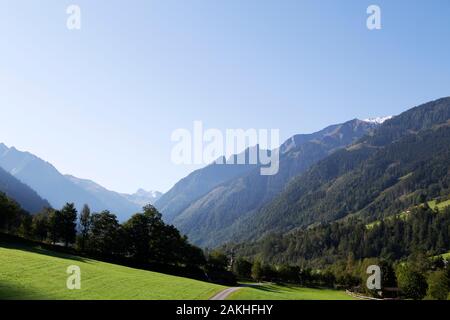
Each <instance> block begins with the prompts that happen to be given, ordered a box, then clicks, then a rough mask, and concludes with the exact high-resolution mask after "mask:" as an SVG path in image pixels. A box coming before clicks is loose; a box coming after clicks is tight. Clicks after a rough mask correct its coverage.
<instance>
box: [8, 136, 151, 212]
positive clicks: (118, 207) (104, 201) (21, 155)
mask: <svg viewBox="0 0 450 320" xmlns="http://www.w3.org/2000/svg"><path fill="white" fill-rule="evenodd" d="M0 168H3V169H4V170H5V171H7V172H8V173H10V174H11V175H13V176H14V177H15V178H17V179H18V180H20V181H21V182H23V183H25V184H27V185H28V186H30V187H31V188H32V189H33V190H35V191H36V192H37V194H39V196H41V197H43V198H45V199H47V200H48V202H49V203H50V205H51V206H53V207H54V208H61V207H62V206H63V205H64V204H65V203H67V202H73V203H75V205H76V207H77V208H78V209H81V207H82V206H83V205H84V204H88V205H89V206H90V207H91V209H92V210H93V211H102V210H110V211H112V212H114V213H115V214H117V216H118V218H119V220H120V221H124V220H126V219H127V218H129V217H130V216H131V215H132V214H134V213H136V212H137V211H139V210H140V209H141V207H142V206H141V205H140V204H139V202H142V201H143V200H144V199H145V197H146V196H149V195H145V194H143V193H142V192H141V193H140V194H139V195H123V194H120V193H118V192H114V191H111V190H107V189H106V188H104V187H102V186H101V185H99V184H97V183H95V182H93V181H91V180H87V179H80V178H77V177H74V176H71V175H63V174H62V173H60V172H59V171H58V170H57V169H56V168H55V167H54V166H53V165H52V164H51V163H49V162H46V161H44V160H43V159H41V158H39V157H37V156H35V155H34V154H32V153H29V152H23V151H19V150H17V149H16V148H15V147H11V148H8V147H6V146H5V145H4V144H0ZM127 197H129V199H128V198H127ZM149 197H150V196H149ZM147 203H148V202H147Z"/></svg>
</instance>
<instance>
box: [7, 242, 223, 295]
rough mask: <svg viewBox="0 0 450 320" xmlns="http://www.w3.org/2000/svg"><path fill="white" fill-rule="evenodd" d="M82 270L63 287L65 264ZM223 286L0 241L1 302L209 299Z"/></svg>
mask: <svg viewBox="0 0 450 320" xmlns="http://www.w3.org/2000/svg"><path fill="white" fill-rule="evenodd" d="M70 265H77V266H79V267H80V269H81V289H79V290H69V289H67V286H66V281H67V277H68V274H67V273H66V270H67V267H68V266H70ZM223 289H225V287H223V286H219V285H215V284H211V283H207V282H202V281H196V280H192V279H187V278H182V277H176V276H170V275H166V274H161V273H156V272H150V271H144V270H139V269H133V268H128V267H123V266H119V265H114V264H109V263H105V262H100V261H96V260H91V259H84V258H81V257H76V256H70V255H65V254H60V253H55V252H51V251H47V250H42V249H39V248H29V247H20V246H17V247H14V246H9V245H8V246H2V245H1V244H0V300H4V299H56V300H65V299H70V300H72V299H73V300H78V299H81V300H97V299H108V300H110V299H113V300H116V299H127V300H141V299H145V300H147V299H148V300H153V299H158V300H163V299H168V300H169V299H208V298H210V297H211V296H213V295H214V294H216V293H217V292H220V291H221V290H223Z"/></svg>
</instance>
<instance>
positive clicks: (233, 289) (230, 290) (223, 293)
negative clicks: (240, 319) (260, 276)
mask: <svg viewBox="0 0 450 320" xmlns="http://www.w3.org/2000/svg"><path fill="white" fill-rule="evenodd" d="M261 285H263V284H262V283H248V284H242V285H240V286H239V287H231V288H227V289H225V290H222V291H220V292H219V293H217V294H216V295H214V296H213V297H212V298H210V299H209V300H225V299H226V298H228V296H229V295H230V294H232V293H233V292H236V291H238V290H239V289H242V288H245V287H256V286H261Z"/></svg>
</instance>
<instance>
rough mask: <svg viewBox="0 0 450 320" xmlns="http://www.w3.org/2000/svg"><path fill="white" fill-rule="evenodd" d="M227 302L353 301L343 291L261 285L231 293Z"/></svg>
mask: <svg viewBox="0 0 450 320" xmlns="http://www.w3.org/2000/svg"><path fill="white" fill-rule="evenodd" d="M228 299H229V300H354V298H352V297H350V296H349V295H347V294H346V293H345V292H344V291H338V290H332V289H320V288H304V287H299V286H291V285H275V284H263V285H260V286H252V287H245V288H242V289H240V290H238V291H235V292H233V293H232V294H231V295H230V296H229V297H228Z"/></svg>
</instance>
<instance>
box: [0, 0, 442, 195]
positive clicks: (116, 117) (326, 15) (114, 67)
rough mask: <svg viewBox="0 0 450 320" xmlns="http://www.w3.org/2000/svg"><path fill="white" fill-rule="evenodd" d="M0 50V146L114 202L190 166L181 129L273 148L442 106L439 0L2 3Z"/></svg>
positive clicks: (170, 180) (161, 184)
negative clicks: (373, 13) (373, 23)
mask: <svg viewBox="0 0 450 320" xmlns="http://www.w3.org/2000/svg"><path fill="white" fill-rule="evenodd" d="M70 4H78V5H79V6H80V7H81V10H82V12H81V13H82V29H81V30H80V31H69V30H68V29H67V28H66V19H67V15H66V13H65V10H66V8H67V6H68V5H70ZM370 4H377V5H379V6H380V7H381V9H382V30H379V31H369V30H368V29H367V28H366V17H367V14H366V8H367V7H368V5H370ZM0 39H1V40H0V52H1V55H0V111H1V125H0V141H2V142H4V143H6V144H7V145H9V146H12V145H14V146H16V147H17V148H18V149H21V150H27V151H30V152H32V153H34V154H36V155H38V156H40V157H42V158H44V159H45V160H47V161H49V162H51V163H52V164H54V165H55V166H56V167H57V168H58V169H59V170H60V171H61V172H63V173H70V174H74V175H76V176H78V177H81V178H89V179H92V180H94V181H96V182H99V183H100V184H102V185H104V186H106V187H108V188H110V189H113V190H117V191H124V192H132V191H135V190H136V189H137V188H138V187H143V188H146V189H158V190H162V191H166V190H167V189H168V188H170V187H171V186H172V185H173V184H174V183H175V182H176V181H177V180H178V179H180V178H182V177H183V176H185V175H186V174H187V173H189V172H190V171H192V170H193V168H194V167H190V166H176V165H174V164H172V163H171V161H170V151H171V148H172V146H173V143H172V142H171V141H170V135H171V133H172V131H173V130H174V129H176V128H191V127H192V122H193V121H194V120H202V121H203V122H204V124H205V126H206V127H212V128H219V129H225V128H268V129H270V128H279V129H280V133H281V137H282V138H283V139H285V138H288V137H289V136H291V135H293V134H296V133H307V132H312V131H315V130H318V129H321V128H322V127H324V126H326V125H328V124H331V123H338V122H343V121H346V120H349V119H352V118H355V117H358V118H367V117H374V116H383V115H391V114H398V113H400V112H402V111H404V110H406V109H407V108H409V107H412V106H415V105H417V104H420V103H422V102H426V101H428V100H433V99H436V98H439V97H442V96H448V95H450V41H449V39H450V2H449V1H448V0H433V1H425V0H423V1H406V0H404V1H402V0H396V1H392V0H390V1H379V0H371V1H365V0H358V1H349V0H345V1H344V0H342V1H338V0H333V1H317V0H314V1H300V0H292V1H288V0H280V1H275V0H274V1H258V0H219V1H212V0H203V1H190V0H186V1H185V0H178V1H171V0H169V1H168V0H160V1H148V0H146V1H137V0H136V1H124V0H122V1H110V0H108V1H106V0H103V1H100V0H97V1H92V0H89V1H88V0H72V1H54V0H40V1H31V0H29V1H23V0H9V1H5V0H3V1H1V2H0Z"/></svg>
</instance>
